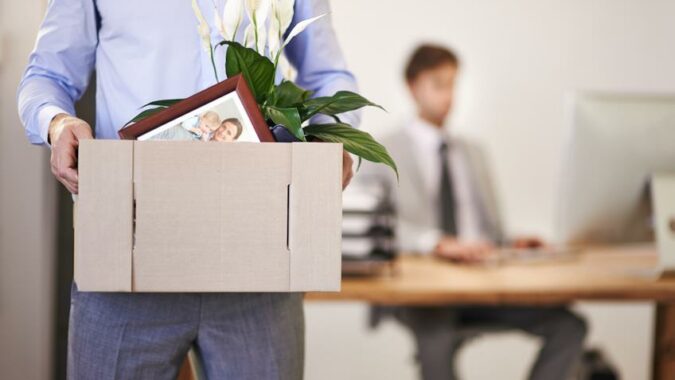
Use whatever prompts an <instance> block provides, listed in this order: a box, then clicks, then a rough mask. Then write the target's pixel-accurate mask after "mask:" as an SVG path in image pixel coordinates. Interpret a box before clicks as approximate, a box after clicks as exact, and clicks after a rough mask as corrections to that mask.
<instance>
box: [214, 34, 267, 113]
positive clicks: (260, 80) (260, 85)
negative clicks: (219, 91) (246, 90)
mask: <svg viewBox="0 0 675 380" xmlns="http://www.w3.org/2000/svg"><path fill="white" fill-rule="evenodd" d="M222 45H228V48H227V55H226V63H225V71H226V72H227V77H228V78H232V77H233V76H235V75H237V74H243V75H244V79H246V82H247V83H248V85H249V87H250V88H251V91H252V92H253V96H254V97H255V99H256V101H257V102H258V104H262V103H264V102H265V99H266V98H267V94H268V93H269V92H270V90H271V89H272V86H274V64H273V63H272V61H270V60H269V58H267V57H265V56H263V55H260V54H258V52H256V51H255V50H253V49H249V48H247V47H244V46H242V45H241V44H239V43H237V42H234V41H222V42H220V43H219V44H218V45H217V46H222Z"/></svg>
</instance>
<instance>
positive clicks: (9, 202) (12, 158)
mask: <svg viewBox="0 0 675 380" xmlns="http://www.w3.org/2000/svg"><path fill="white" fill-rule="evenodd" d="M44 3H46V2H45V1H43V0H22V1H12V0H0V50H1V53H0V378H2V379H27V380H41V379H48V378H51V375H52V370H51V356H50V355H51V351H52V323H53V314H52V309H53V302H52V299H53V297H54V291H53V287H52V283H53V274H52V267H53V266H52V257H53V255H54V243H55V241H54V230H55V226H54V221H55V218H54V217H53V215H54V207H55V199H54V195H55V191H54V189H55V187H54V182H53V181H52V180H51V178H50V177H49V171H48V164H49V156H48V155H47V151H46V150H45V149H41V148H37V147H32V146H30V145H29V144H28V142H27V140H26V138H25V136H24V134H23V129H22V127H21V124H20V123H19V120H18V116H17V112H16V101H15V94H16V87H17V85H18V80H19V78H20V77H21V73H22V71H23V69H24V68H25V65H26V62H27V58H28V53H29V52H30V49H31V48H32V46H33V43H34V41H35V35H36V33H37V25H38V24H39V22H40V20H41V18H42V14H43V9H44Z"/></svg>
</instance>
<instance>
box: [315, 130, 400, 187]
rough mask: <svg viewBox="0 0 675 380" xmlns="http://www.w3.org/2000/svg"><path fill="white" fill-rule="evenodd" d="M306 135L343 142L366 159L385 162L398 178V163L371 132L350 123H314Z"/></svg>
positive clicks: (328, 140) (347, 147) (347, 148)
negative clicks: (354, 126) (356, 127)
mask: <svg viewBox="0 0 675 380" xmlns="http://www.w3.org/2000/svg"><path fill="white" fill-rule="evenodd" d="M304 130H305V135H307V136H314V137H316V138H318V139H320V140H323V141H327V142H336V143H342V145H343V146H344V149H345V150H346V151H347V152H349V153H353V154H355V155H357V156H359V157H361V158H363V159H364V160H368V161H372V162H379V163H383V164H385V165H387V166H389V167H390V168H392V169H393V170H394V172H395V173H396V178H397V179H398V168H397V167H396V163H395V162H394V160H393V159H392V158H391V156H390V155H389V152H387V148H385V147H384V146H383V145H382V144H380V143H378V142H377V141H375V139H374V138H373V136H371V135H370V134H369V133H367V132H364V131H360V130H358V129H355V128H352V127H351V126H350V125H349V124H344V123H340V124H338V123H336V124H314V125H309V126H307V127H305V128H304Z"/></svg>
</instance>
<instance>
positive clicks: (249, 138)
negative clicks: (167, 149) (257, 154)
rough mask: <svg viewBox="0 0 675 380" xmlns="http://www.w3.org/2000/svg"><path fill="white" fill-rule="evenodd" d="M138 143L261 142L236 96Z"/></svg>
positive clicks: (165, 127)
mask: <svg viewBox="0 0 675 380" xmlns="http://www.w3.org/2000/svg"><path fill="white" fill-rule="evenodd" d="M138 140H165V141H166V140H177V141H190V140H193V141H215V142H260V139H259V138H258V136H257V134H256V132H255V129H254V128H253V126H252V124H251V122H250V120H249V119H248V117H247V115H246V112H245V111H244V109H243V106H242V104H241V101H240V100H239V98H238V97H237V96H236V94H228V95H226V96H224V97H222V98H220V99H217V100H215V101H213V102H211V103H209V104H207V105H205V106H203V107H200V108H198V109H196V110H194V111H192V112H190V113H187V114H186V115H183V116H182V117H180V118H177V119H175V120H173V121H171V122H170V123H167V124H165V125H163V126H160V127H158V128H156V129H153V130H152V131H150V132H148V133H146V134H144V135H141V136H139V137H138Z"/></svg>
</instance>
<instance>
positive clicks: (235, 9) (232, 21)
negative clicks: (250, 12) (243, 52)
mask: <svg viewBox="0 0 675 380" xmlns="http://www.w3.org/2000/svg"><path fill="white" fill-rule="evenodd" d="M243 18H244V0H227V2H226V3H225V9H224V10H223V29H224V31H225V36H224V37H225V40H227V41H234V40H235V38H237V31H238V30H239V27H240V26H241V22H242V20H243ZM244 44H246V41H244Z"/></svg>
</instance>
